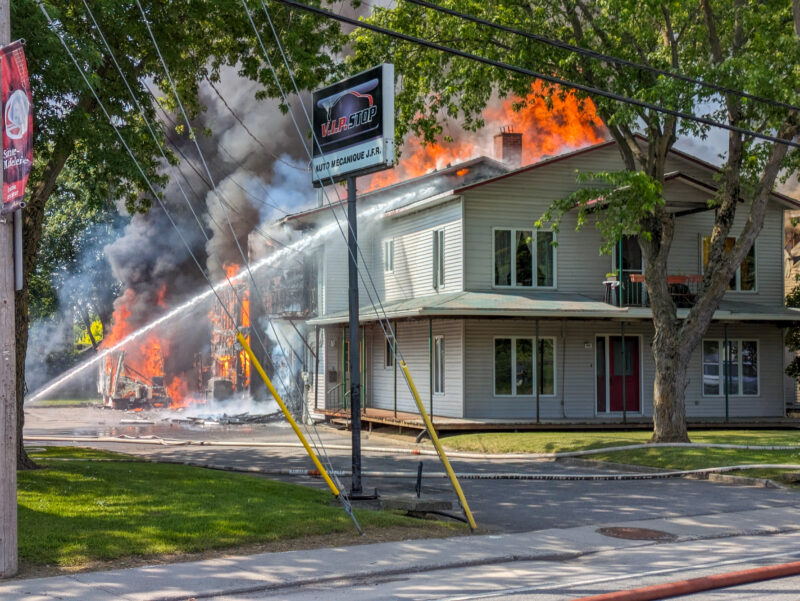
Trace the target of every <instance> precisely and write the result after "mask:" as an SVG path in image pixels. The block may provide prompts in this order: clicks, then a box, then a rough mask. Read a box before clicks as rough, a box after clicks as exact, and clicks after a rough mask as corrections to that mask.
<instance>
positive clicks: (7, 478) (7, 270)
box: [0, 0, 17, 578]
mask: <svg viewBox="0 0 800 601" xmlns="http://www.w3.org/2000/svg"><path fill="white" fill-rule="evenodd" d="M9 11H10V7H9V0H0V47H2V46H6V45H8V44H9V43H10V42H11V15H10V14H9ZM3 122H5V119H3ZM0 146H2V144H0ZM2 178H3V170H2V169H0V190H2V183H3V180H2ZM0 194H2V193H0ZM1 200H2V199H0V201H1ZM0 204H1V202H0ZM13 248H14V219H13V215H12V214H11V213H9V214H7V215H4V216H3V217H2V218H0V404H2V407H0V436H2V440H0V578H7V577H9V576H13V575H14V574H16V573H17V395H16V388H17V387H16V375H17V359H16V339H15V337H16V334H15V327H14V261H13V259H12V257H13Z"/></svg>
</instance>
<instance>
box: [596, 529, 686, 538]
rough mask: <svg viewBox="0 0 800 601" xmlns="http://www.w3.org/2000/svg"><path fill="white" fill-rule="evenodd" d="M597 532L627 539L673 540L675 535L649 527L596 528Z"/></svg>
mask: <svg viewBox="0 0 800 601" xmlns="http://www.w3.org/2000/svg"><path fill="white" fill-rule="evenodd" d="M597 532H599V533H600V534H603V535H604V536H611V537H613V538H624V539H627V540H675V539H676V538H677V537H676V536H675V535H674V534H670V533H669V532H664V531H663V530H651V529H649V528H626V527H614V528H598V529H597Z"/></svg>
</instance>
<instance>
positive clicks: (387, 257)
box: [383, 240, 394, 273]
mask: <svg viewBox="0 0 800 601" xmlns="http://www.w3.org/2000/svg"><path fill="white" fill-rule="evenodd" d="M383 271H384V272H386V273H391V272H393V271H394V240H384V241H383Z"/></svg>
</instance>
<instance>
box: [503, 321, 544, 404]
mask: <svg viewBox="0 0 800 601" xmlns="http://www.w3.org/2000/svg"><path fill="white" fill-rule="evenodd" d="M498 340H511V374H512V377H511V394H499V393H498V392H497V360H496V357H495V354H494V352H495V345H496V342H497V341H498ZM517 340H530V341H531V346H532V347H533V392H532V393H531V394H517V378H516V373H517ZM539 340H550V341H551V342H552V343H553V392H552V394H548V393H546V392H541V393H539V397H540V398H541V397H547V398H555V397H556V396H558V352H557V349H556V337H555V336H539ZM538 368H539V349H538V347H537V346H536V336H495V337H493V338H492V394H493V395H494V396H495V397H500V398H512V397H513V398H524V399H530V398H536V385H537V383H538V378H537V376H538V374H537V373H536V370H537V369H538Z"/></svg>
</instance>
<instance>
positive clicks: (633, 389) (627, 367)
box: [608, 336, 641, 412]
mask: <svg viewBox="0 0 800 601" xmlns="http://www.w3.org/2000/svg"><path fill="white" fill-rule="evenodd" d="M622 351H623V349H622V337H621V336H611V337H610V338H609V354H610V357H609V365H608V367H609V369H608V371H609V397H610V398H609V401H610V407H609V409H610V410H611V411H622V409H623V394H622V391H623V381H624V390H625V395H624V396H625V399H624V401H625V405H624V406H625V410H626V411H633V412H638V411H639V409H640V402H641V399H640V396H641V394H640V389H639V382H640V377H639V338H638V337H635V336H625V353H624V354H625V357H624V360H623V352H622ZM623 374H624V377H623Z"/></svg>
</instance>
